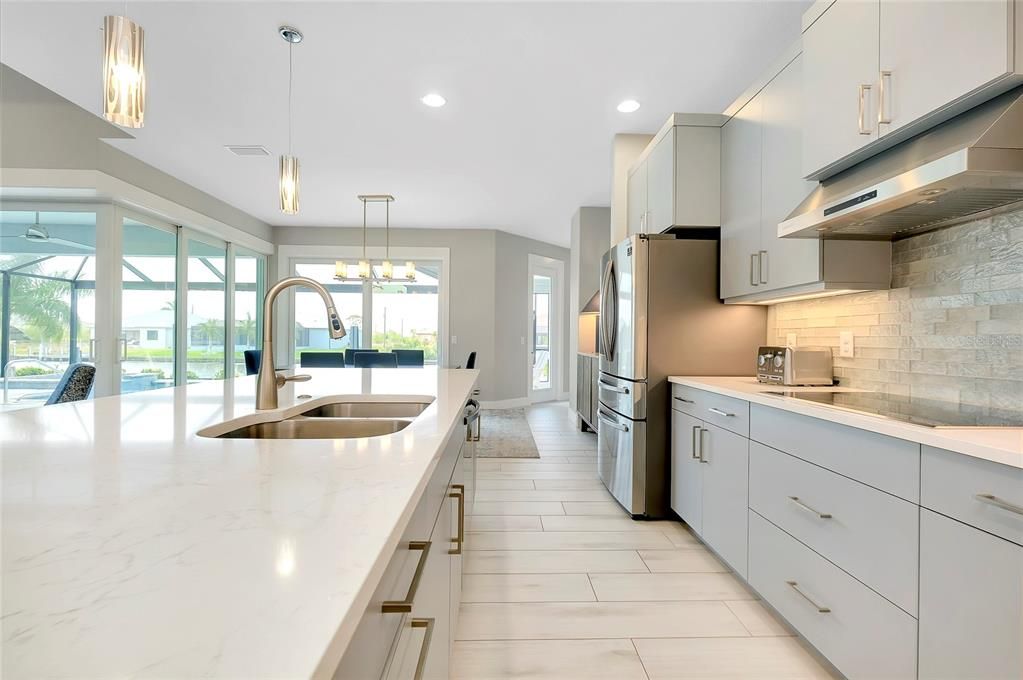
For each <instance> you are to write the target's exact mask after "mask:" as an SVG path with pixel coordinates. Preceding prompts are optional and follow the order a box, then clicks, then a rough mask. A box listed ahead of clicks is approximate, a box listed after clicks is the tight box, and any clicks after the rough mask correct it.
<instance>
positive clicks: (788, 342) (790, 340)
mask: <svg viewBox="0 0 1023 680" xmlns="http://www.w3.org/2000/svg"><path fill="white" fill-rule="evenodd" d="M785 346H786V347H795V346H796V334H795V333H786V334H785Z"/></svg>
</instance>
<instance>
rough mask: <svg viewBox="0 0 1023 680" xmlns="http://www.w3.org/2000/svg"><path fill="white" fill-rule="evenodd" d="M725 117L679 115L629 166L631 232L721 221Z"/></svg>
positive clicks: (709, 225) (715, 223) (717, 223)
mask: <svg viewBox="0 0 1023 680" xmlns="http://www.w3.org/2000/svg"><path fill="white" fill-rule="evenodd" d="M722 120H723V117H722V116H717V115H705V114H678V113H676V114H674V115H673V116H672V117H671V118H670V119H668V122H667V123H666V124H665V126H664V127H663V128H661V131H660V132H658V133H657V135H656V136H655V137H654V139H653V140H652V141H651V142H650V145H649V146H648V147H647V148H646V149H645V150H644V151H643V153H642V154H640V156H639V158H638V159H637V160H636V163H635V164H634V165H633V166H632V168H631V169H630V171H629V186H628V200H629V205H628V209H627V212H628V218H629V219H628V226H629V234H658V233H661V232H664V231H667V230H668V229H671V228H673V227H696V228H699V227H717V226H720V224H721V215H720V209H721V200H720V184H719V182H720V176H719V170H720V166H721V122H722Z"/></svg>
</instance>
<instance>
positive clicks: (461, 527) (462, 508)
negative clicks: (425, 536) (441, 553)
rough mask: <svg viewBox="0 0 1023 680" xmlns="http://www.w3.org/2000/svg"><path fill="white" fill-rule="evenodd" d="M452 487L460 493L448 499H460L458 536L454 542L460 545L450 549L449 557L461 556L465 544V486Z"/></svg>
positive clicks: (449, 496) (453, 494)
mask: <svg viewBox="0 0 1023 680" xmlns="http://www.w3.org/2000/svg"><path fill="white" fill-rule="evenodd" d="M451 487H452V488H453V489H455V490H457V491H458V493H449V494H448V498H457V499H458V535H457V536H455V537H454V538H453V539H451V540H452V541H454V542H456V543H458V547H457V548H454V549H449V550H448V554H449V555H461V554H462V545H463V544H464V543H465V484H452V485H451Z"/></svg>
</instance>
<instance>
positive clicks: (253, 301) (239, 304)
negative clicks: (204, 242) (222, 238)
mask: <svg viewBox="0 0 1023 680" xmlns="http://www.w3.org/2000/svg"><path fill="white" fill-rule="evenodd" d="M265 294H266V258H265V257H263V256H262V255H258V254H256V253H253V252H250V251H248V250H245V249H243V248H236V249H235V256H234V374H235V375H245V361H244V352H245V350H247V349H259V348H260V347H261V346H262V339H261V337H260V336H261V333H262V331H263V324H262V321H263V310H262V308H261V304H262V302H263V296H264V295H265Z"/></svg>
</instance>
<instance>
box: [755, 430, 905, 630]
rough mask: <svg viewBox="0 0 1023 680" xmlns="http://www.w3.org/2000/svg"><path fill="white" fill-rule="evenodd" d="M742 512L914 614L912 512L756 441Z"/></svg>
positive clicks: (899, 501) (874, 491) (887, 497)
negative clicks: (760, 518) (746, 509)
mask: <svg viewBox="0 0 1023 680" xmlns="http://www.w3.org/2000/svg"><path fill="white" fill-rule="evenodd" d="M749 505H750V508H752V509H753V510H756V511H757V512H758V513H759V514H761V515H763V516H764V517H766V518H767V519H769V520H770V521H771V522H773V523H774V524H776V525H778V526H779V527H781V528H782V529H784V530H785V531H786V532H788V533H789V534H791V535H792V536H794V537H796V538H797V539H799V540H800V541H802V542H803V543H805V544H806V545H808V546H809V547H811V548H812V549H813V550H815V551H816V552H818V553H820V554H821V555H823V556H824V557H826V558H827V559H829V560H831V561H832V562H834V563H835V564H836V565H838V566H839V567H841V568H842V569H844V570H845V571H847V572H849V573H850V574H852V575H853V576H855V577H856V578H857V579H859V580H860V581H862V582H863V583H865V584H866V585H867V586H869V587H871V588H873V589H874V590H876V591H877V592H878V593H880V594H881V595H883V596H884V597H886V598H888V599H889V600H891V601H892V602H894V603H895V604H897V605H898V606H900V607H902V608H903V609H904V610H906V611H907V612H909V613H910V614H912V615H914V616H915V615H916V612H917V580H918V579H917V571H918V569H917V567H918V562H919V560H918V550H919V549H918V545H919V526H918V525H919V522H918V519H917V518H918V512H919V511H918V510H917V506H916V505H914V504H912V503H907V502H906V501H904V500H902V499H900V498H896V497H895V496H892V495H889V494H886V493H884V492H883V491H878V490H877V489H874V488H872V487H869V486H866V485H864V484H860V483H859V482H855V481H853V480H851V479H849V478H847V477H843V476H841V475H837V474H835V473H834V472H830V471H828V470H825V469H824V468H821V467H818V466H816V465H813V464H811V463H807V462H806V461H804V460H800V459H799V458H794V457H793V456H790V455H788V454H785V453H781V452H780V451H775V450H774V449H770V448H768V447H766V446H764V445H763V444H758V443H756V442H753V443H751V444H750V465H749ZM822 515H826V517H822ZM880 555H883V556H884V559H878V556H880Z"/></svg>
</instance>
